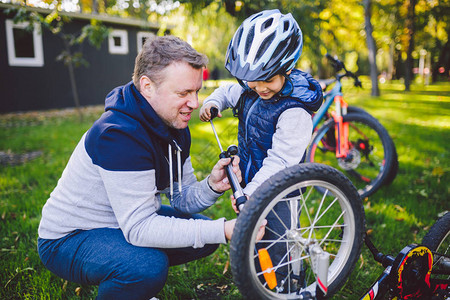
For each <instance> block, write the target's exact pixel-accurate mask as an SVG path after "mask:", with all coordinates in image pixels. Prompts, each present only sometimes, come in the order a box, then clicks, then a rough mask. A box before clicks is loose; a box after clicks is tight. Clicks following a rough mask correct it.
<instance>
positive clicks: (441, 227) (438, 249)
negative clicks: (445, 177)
mask: <svg viewBox="0 0 450 300" xmlns="http://www.w3.org/2000/svg"><path fill="white" fill-rule="evenodd" d="M422 244H423V245H424V246H426V247H428V248H429V249H430V250H431V251H432V252H433V269H432V270H431V276H432V278H435V279H446V280H450V212H447V213H446V214H445V215H444V216H443V217H441V218H439V219H438V220H437V221H436V223H434V225H433V226H432V227H431V228H430V230H429V231H428V233H427V234H426V235H425V237H424V238H423V240H422ZM447 284H448V282H447ZM448 296H449V295H448Z"/></svg>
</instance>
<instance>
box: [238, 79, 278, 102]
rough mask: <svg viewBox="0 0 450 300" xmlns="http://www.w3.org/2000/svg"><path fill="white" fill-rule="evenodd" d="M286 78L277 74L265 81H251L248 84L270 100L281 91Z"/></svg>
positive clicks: (262, 96) (260, 95) (262, 97)
mask: <svg viewBox="0 0 450 300" xmlns="http://www.w3.org/2000/svg"><path fill="white" fill-rule="evenodd" d="M285 80H286V79H285V77H284V76H283V75H275V76H273V77H271V78H269V79H268V80H265V81H249V82H247V85H248V87H249V88H251V89H252V90H254V91H255V92H256V93H258V95H259V97H261V99H264V100H268V99H270V98H272V97H273V96H274V95H275V94H276V93H278V92H279V91H281V89H282V88H283V86H284V81H285Z"/></svg>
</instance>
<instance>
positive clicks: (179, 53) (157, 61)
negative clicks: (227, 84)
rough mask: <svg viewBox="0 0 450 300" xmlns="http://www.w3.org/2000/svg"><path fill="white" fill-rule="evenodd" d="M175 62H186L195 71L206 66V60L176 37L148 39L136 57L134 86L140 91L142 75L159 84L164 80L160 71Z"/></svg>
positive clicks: (202, 55)
mask: <svg viewBox="0 0 450 300" xmlns="http://www.w3.org/2000/svg"><path fill="white" fill-rule="evenodd" d="M176 62H186V63H188V64H189V65H190V66H191V67H193V68H195V69H201V68H203V67H206V65H207V64H208V58H207V57H206V55H204V54H201V53H199V52H197V51H196V50H195V49H194V48H192V46H191V45H189V44H188V43H187V42H185V41H183V40H182V39H180V38H178V37H175V36H171V35H168V36H159V37H154V38H148V39H147V40H146V41H145V43H144V46H143V47H142V50H141V51H140V52H139V54H138V56H137V57H136V62H135V65H134V72H133V83H134V85H135V86H136V87H137V89H138V90H140V84H139V80H140V79H141V77H142V76H144V75H145V76H147V77H148V78H150V80H151V81H153V82H155V83H156V84H160V83H161V82H162V81H163V79H164V78H163V76H164V74H163V72H162V71H163V70H164V69H165V68H166V67H168V66H169V65H170V64H172V63H176Z"/></svg>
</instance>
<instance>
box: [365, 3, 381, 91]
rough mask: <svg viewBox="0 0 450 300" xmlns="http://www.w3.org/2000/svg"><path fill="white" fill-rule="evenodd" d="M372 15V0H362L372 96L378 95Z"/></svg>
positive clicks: (375, 46)
mask: <svg viewBox="0 0 450 300" xmlns="http://www.w3.org/2000/svg"><path fill="white" fill-rule="evenodd" d="M371 16H372V2H371V0H364V19H365V25H366V26H365V27H366V39H367V48H368V50H369V63H370V79H371V81H372V93H371V95H372V96H379V95H380V90H379V89H378V68H377V61H376V55H377V45H376V44H375V40H374V38H373V35H372V32H373V27H372V22H371V21H370V18H371Z"/></svg>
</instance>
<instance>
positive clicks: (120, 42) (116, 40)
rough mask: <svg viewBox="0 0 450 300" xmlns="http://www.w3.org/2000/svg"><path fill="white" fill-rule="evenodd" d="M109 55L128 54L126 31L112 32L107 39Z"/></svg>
mask: <svg viewBox="0 0 450 300" xmlns="http://www.w3.org/2000/svg"><path fill="white" fill-rule="evenodd" d="M108 44H109V53H111V54H128V32H127V31H126V30H118V29H116V30H113V31H111V32H110V34H109V38H108Z"/></svg>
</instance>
